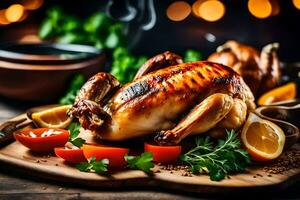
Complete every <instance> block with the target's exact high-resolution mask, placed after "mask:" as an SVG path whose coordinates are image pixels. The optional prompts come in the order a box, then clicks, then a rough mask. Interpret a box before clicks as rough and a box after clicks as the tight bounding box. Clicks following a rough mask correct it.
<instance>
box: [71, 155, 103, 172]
mask: <svg viewBox="0 0 300 200" xmlns="http://www.w3.org/2000/svg"><path fill="white" fill-rule="evenodd" d="M108 163H109V160H108V159H102V160H99V161H98V160H96V158H95V157H92V158H90V159H89V161H88V162H81V163H79V164H77V165H76V168H77V169H78V170H80V171H82V172H95V173H97V174H104V173H106V172H107V165H108Z"/></svg>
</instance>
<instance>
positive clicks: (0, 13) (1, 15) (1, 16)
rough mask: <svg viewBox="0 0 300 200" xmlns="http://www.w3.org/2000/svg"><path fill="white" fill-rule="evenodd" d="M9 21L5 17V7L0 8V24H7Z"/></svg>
mask: <svg viewBox="0 0 300 200" xmlns="http://www.w3.org/2000/svg"><path fill="white" fill-rule="evenodd" d="M9 23H10V22H9V21H8V20H7V19H6V17H5V9H3V10H0V25H7V24H9Z"/></svg>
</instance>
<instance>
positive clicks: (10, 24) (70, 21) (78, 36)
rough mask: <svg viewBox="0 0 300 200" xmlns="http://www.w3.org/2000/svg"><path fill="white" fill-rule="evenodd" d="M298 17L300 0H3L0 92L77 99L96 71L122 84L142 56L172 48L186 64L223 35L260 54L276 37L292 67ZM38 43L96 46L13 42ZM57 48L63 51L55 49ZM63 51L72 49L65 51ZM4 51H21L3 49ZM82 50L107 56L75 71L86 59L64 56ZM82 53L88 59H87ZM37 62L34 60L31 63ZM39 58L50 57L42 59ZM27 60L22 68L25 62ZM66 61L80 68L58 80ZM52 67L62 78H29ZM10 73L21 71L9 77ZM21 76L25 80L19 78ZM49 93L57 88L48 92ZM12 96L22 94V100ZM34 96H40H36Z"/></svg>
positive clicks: (299, 54) (297, 56) (298, 55)
mask: <svg viewBox="0 0 300 200" xmlns="http://www.w3.org/2000/svg"><path fill="white" fill-rule="evenodd" d="M299 20H300V0H186V1H169V0H165V1H155V0H102V1H96V0H89V1H82V0H73V1H68V0H51V1H50V0H48V1H46V0H15V1H14V0H2V1H0V43H1V45H0V48H2V50H5V52H3V51H1V52H0V61H3V62H4V63H3V62H0V65H2V67H3V65H5V66H6V67H4V68H6V69H5V70H3V71H0V75H1V74H2V77H0V78H2V79H3V77H4V79H5V78H7V79H9V80H8V81H6V82H1V83H0V96H5V97H8V98H13V99H19V100H30V101H31V100H33V101H36V100H37V101H41V100H44V101H47V100H49V101H50V102H57V101H58V99H59V98H61V97H62V96H63V95H64V94H65V93H66V92H65V91H67V93H68V88H69V91H70V90H72V89H70V88H72V87H73V88H75V89H73V93H72V92H71V93H72V95H71V96H69V97H68V98H74V94H75V95H76V92H75V91H77V90H78V88H80V86H81V85H82V84H83V83H84V81H85V80H86V79H87V78H89V77H90V76H91V75H92V74H94V73H96V72H98V71H103V70H104V71H109V72H111V73H112V74H113V75H115V76H116V77H117V78H118V79H119V80H120V82H122V83H126V82H128V81H130V80H131V79H132V77H133V76H134V73H135V72H136V71H137V69H138V68H139V67H140V66H141V65H142V64H143V63H144V62H145V61H146V59H147V58H149V57H151V56H153V55H156V54H158V53H161V52H164V51H166V50H169V51H173V52H175V53H178V54H179V55H182V56H183V57H184V60H185V61H195V60H201V59H206V58H207V57H208V56H209V55H210V54H212V53H213V52H215V51H216V48H217V47H218V46H219V45H222V44H224V43H225V42H226V41H228V40H236V41H238V42H241V43H245V44H248V45H251V46H252V47H254V48H257V49H258V50H259V51H260V50H261V48H262V47H263V46H265V45H266V44H268V43H271V42H278V43H279V44H280V48H279V51H278V55H279V58H280V61H281V62H283V63H293V64H294V63H297V62H298V61H299V60H300V50H299V49H300V40H299V35H300V26H299ZM11 42H13V43H11ZM16 42H17V43H16ZM41 42H48V43H49V42H50V43H51V44H58V43H59V44H82V45H89V46H92V47H94V48H95V49H94V50H91V51H93V53H91V52H87V50H86V49H85V50H82V48H81V47H79V46H76V47H75V46H60V47H57V46H56V47H55V49H53V47H51V48H52V49H48V50H47V48H49V47H43V48H42V49H40V48H41V47H36V46H21V47H20V46H18V44H19V43H41ZM7 45H8V46H7ZM57 49H60V50H62V49H63V51H62V52H59V51H57ZM66 49H68V50H70V49H71V50H72V51H74V52H71V51H67V52H66ZM97 50H98V51H97ZM7 51H10V53H11V51H12V52H15V53H18V54H10V53H9V54H8V53H7ZM52 51H53V52H52ZM89 51H90V50H89ZM30 52H31V54H33V53H34V54H40V56H41V57H40V58H38V57H29V58H28V57H26V59H24V58H23V57H22V56H21V57H22V59H19V58H20V57H18V56H20V53H29V54H30ZM50 52H52V53H50ZM80 53H81V54H80ZM82 53H85V54H93V55H92V56H91V55H90V57H89V56H87V57H89V59H90V58H91V57H93V56H94V54H101V55H102V56H103V57H105V59H104V58H103V59H102V60H101V61H99V60H98V61H97V62H98V64H97V68H94V69H93V70H90V71H86V70H83V69H82V70H79V71H78V70H77V71H76V70H75V68H76V69H79V68H80V67H78V63H80V62H81V61H83V60H84V59H83V57H80V56H79V57H80V59H79V58H78V59H77V60H76V59H75V60H74V59H73V60H72V59H71V60H67V59H66V58H70V55H69V54H72V55H73V56H74V55H75V56H74V57H76V55H77V54H80V55H81V56H82ZM42 54H43V55H48V56H49V54H51V55H52V54H61V55H64V57H63V59H62V56H60V61H58V60H55V59H56V58H55V59H54V58H53V57H51V59H52V60H51V59H50V58H49V57H47V58H46V57H43V58H42ZM66 55H68V56H69V57H68V56H66ZM7 56H8V57H7ZM77 56H78V55H77ZM71 57H72V56H71ZM87 57H86V58H85V60H88V58H87ZM34 59H36V60H38V62H33V60H34ZM49 59H50V60H49ZM53 59H54V60H55V61H54V60H53ZM41 60H44V61H47V62H48V61H49V62H48V63H47V62H46V63H45V62H44V63H42V62H41ZM61 60H64V62H62V61H61ZM31 61H32V62H31ZM76 62H77V63H76ZM24 63H25V64H26V66H23V64H24ZM66 63H69V64H70V63H73V64H77V65H74V66H72V67H70V69H72V70H71V71H70V70H69V72H70V73H69V74H67V75H65V76H66V77H63V78H59V74H60V73H62V72H61V71H63V70H61V69H62V68H61V69H59V70H58V69H54V67H55V65H59V66H61V65H63V64H66ZM29 64H30V65H31V68H30V67H29V66H28V65H29ZM50 64H51V66H50V68H47V69H49V70H50V71H52V72H53V73H54V72H55V78H57V83H59V85H58V84H57V85H56V86H53V85H52V86H51V87H50V86H49V85H48V86H47V84H46V83H44V81H43V83H41V81H40V80H37V79H35V78H34V77H31V76H34V75H33V74H34V72H36V71H38V70H39V74H37V75H36V76H39V77H41V76H43V79H44V80H45V82H47V81H46V79H47V78H46V77H48V79H49V77H51V78H52V79H53V77H54V76H53V75H54V74H53V73H52V74H51V73H48V74H41V72H40V71H45V70H46V68H44V69H43V70H41V68H37V67H36V66H37V65H38V66H39V67H40V66H48V67H49V65H50ZM52 65H53V66H52ZM82 65H84V66H86V65H89V64H86V63H83V64H82ZM7 66H11V67H12V68H14V69H15V70H16V68H17V70H18V71H16V72H12V70H11V69H9V70H8V68H10V67H7ZM32 67H33V68H34V69H33V68H32ZM51 67H52V68H51ZM25 69H26V70H27V72H28V71H30V70H31V71H30V73H31V74H24V73H23V72H24V70H25ZM29 69H30V70H29ZM20 71H22V73H21V72H20ZM33 71H34V72H33ZM78 74H79V75H83V76H78ZM292 74H295V73H292ZM296 74H297V73H296ZM15 75H19V76H16V77H15V78H14V79H13V80H12V77H14V76H15ZM296 76H297V75H296ZM8 77H10V78H8ZM24 77H27V80H23V79H24ZM29 77H30V78H29ZM297 78H298V76H297ZM28 79H30V80H34V82H39V83H40V84H41V85H40V90H43V91H48V92H47V93H49V94H48V95H47V94H45V93H43V92H41V91H35V90H33V89H30V91H31V93H32V94H30V95H28V94H29V93H28V91H27V92H26V91H25V90H26V88H30V87H33V86H32V85H26V84H25V83H27V82H28ZM18 80H19V82H18ZM26 81H27V82H26ZM16 82H18V83H16ZM52 82H53V81H52ZM69 83H71V84H69ZM76 84H77V85H76ZM20 85H22V91H21V92H20V91H19V90H20ZM70 85H71V86H70ZM74 85H75V86H74ZM35 87H37V86H36V84H35ZM16 88H17V89H16ZM50 91H57V92H56V93H53V94H50V93H51V92H50ZM16 93H22V94H21V96H22V97H20V94H18V95H16ZM34 94H38V95H37V96H38V97H36V96H34ZM24 96H27V97H25V98H24ZM29 96H30V97H29ZM31 97H32V98H31ZM63 97H66V96H63ZM68 98H67V101H64V100H62V99H60V102H64V103H72V101H68ZM65 100H66V99H65Z"/></svg>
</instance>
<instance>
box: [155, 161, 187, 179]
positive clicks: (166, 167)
mask: <svg viewBox="0 0 300 200" xmlns="http://www.w3.org/2000/svg"><path fill="white" fill-rule="evenodd" d="M159 168H160V169H161V170H167V171H170V174H174V173H175V172H176V171H177V172H180V174H181V176H188V177H192V176H193V174H192V172H191V171H190V168H189V166H187V165H178V164H177V165H170V164H169V165H161V163H160V165H159ZM159 172H160V171H159ZM159 172H157V173H159Z"/></svg>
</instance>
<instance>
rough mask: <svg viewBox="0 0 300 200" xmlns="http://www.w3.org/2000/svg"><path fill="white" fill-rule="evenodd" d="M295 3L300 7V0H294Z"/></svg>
mask: <svg viewBox="0 0 300 200" xmlns="http://www.w3.org/2000/svg"><path fill="white" fill-rule="evenodd" d="M293 4H294V6H295V7H296V8H298V9H300V0H293Z"/></svg>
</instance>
